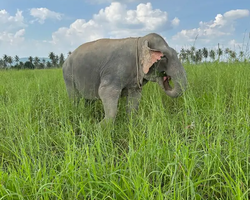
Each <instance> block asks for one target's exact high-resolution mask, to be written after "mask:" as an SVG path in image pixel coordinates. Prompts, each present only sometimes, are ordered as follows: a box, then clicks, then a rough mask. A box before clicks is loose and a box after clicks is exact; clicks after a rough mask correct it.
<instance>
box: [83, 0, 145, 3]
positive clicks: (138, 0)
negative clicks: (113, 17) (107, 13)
mask: <svg viewBox="0 0 250 200" xmlns="http://www.w3.org/2000/svg"><path fill="white" fill-rule="evenodd" d="M116 1H117V0H87V2H90V3H99V4H101V3H111V2H116ZM119 2H120V3H133V2H135V3H143V2H148V0H120V1H119Z"/></svg>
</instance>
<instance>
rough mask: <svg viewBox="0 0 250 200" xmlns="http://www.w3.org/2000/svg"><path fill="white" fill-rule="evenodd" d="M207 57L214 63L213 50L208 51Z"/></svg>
mask: <svg viewBox="0 0 250 200" xmlns="http://www.w3.org/2000/svg"><path fill="white" fill-rule="evenodd" d="M209 57H210V58H211V59H212V61H213V62H214V59H215V51H214V50H211V51H209Z"/></svg>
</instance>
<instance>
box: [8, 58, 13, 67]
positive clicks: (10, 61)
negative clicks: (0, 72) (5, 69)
mask: <svg viewBox="0 0 250 200" xmlns="http://www.w3.org/2000/svg"><path fill="white" fill-rule="evenodd" d="M8 63H9V64H10V67H12V66H11V64H12V63H13V58H12V57H11V56H8Z"/></svg>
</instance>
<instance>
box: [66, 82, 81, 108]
mask: <svg viewBox="0 0 250 200" xmlns="http://www.w3.org/2000/svg"><path fill="white" fill-rule="evenodd" d="M64 81H65V85H66V90H67V93H68V96H69V98H70V99H71V100H72V101H73V102H74V103H75V104H78V102H79V99H80V94H79V91H78V90H77V89H76V87H75V83H74V81H73V80H69V79H65V80H64Z"/></svg>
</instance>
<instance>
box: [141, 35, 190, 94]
mask: <svg viewBox="0 0 250 200" xmlns="http://www.w3.org/2000/svg"><path fill="white" fill-rule="evenodd" d="M140 45H141V49H142V50H141V56H140V61H141V66H142V71H143V73H144V76H143V78H144V79H146V80H147V81H153V82H157V83H158V84H159V85H160V86H161V87H162V89H163V90H164V91H165V93H166V94H167V95H168V96H170V97H173V98H175V97H178V96H180V95H181V94H182V93H183V91H185V89H186V87H187V77H186V72H185V69H184V68H183V66H182V64H181V62H180V60H179V59H178V57H177V53H176V51H175V50H174V49H172V48H171V47H169V46H168V44H167V43H166V41H165V40H164V39H163V38H162V37H161V36H159V35H157V34H154V33H152V34H149V35H146V36H144V37H142V38H140ZM170 80H171V81H172V82H173V84H174V86H173V87H172V86H171V85H170V84H169V82H170Z"/></svg>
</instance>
